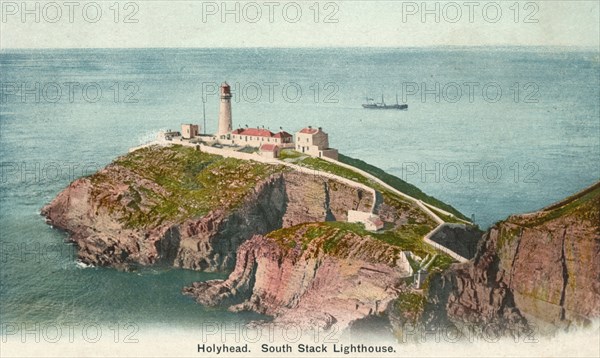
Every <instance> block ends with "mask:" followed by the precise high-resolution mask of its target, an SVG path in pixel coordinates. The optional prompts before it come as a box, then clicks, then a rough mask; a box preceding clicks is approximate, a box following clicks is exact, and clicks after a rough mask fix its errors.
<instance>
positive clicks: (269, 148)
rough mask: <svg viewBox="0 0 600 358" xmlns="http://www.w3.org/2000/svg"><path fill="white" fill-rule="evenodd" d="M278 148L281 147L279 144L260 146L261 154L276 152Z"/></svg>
mask: <svg viewBox="0 0 600 358" xmlns="http://www.w3.org/2000/svg"><path fill="white" fill-rule="evenodd" d="M278 148H279V146H278V145H277V144H263V145H261V146H260V151H261V152H274V151H275V150H276V149H278Z"/></svg>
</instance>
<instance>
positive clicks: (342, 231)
mask: <svg viewBox="0 0 600 358" xmlns="http://www.w3.org/2000/svg"><path fill="white" fill-rule="evenodd" d="M429 231H430V228H429V227H428V226H426V225H407V226H403V227H401V228H398V229H394V230H388V231H384V232H376V233H374V232H371V231H367V230H365V228H364V227H363V226H362V225H360V224H357V223H348V222H341V221H328V222H319V223H304V224H299V225H296V226H292V227H288V228H283V229H279V230H275V231H273V232H270V233H269V234H267V235H266V236H268V237H269V238H271V239H273V240H275V241H276V242H277V243H279V245H280V246H281V247H282V248H284V249H285V248H295V247H297V246H298V245H299V246H300V247H301V249H302V250H306V249H307V248H308V246H309V245H310V243H311V242H313V241H314V240H316V239H319V240H321V241H322V248H323V251H324V252H325V253H327V254H331V255H337V254H338V252H340V251H343V250H344V249H346V245H345V244H344V237H345V236H346V235H347V234H355V235H357V236H361V237H371V238H373V239H375V240H378V241H382V242H385V243H386V244H389V245H391V246H395V247H398V248H399V249H401V250H403V251H412V252H413V253H415V254H416V255H418V256H420V257H421V258H425V256H427V255H428V254H429V255H430V256H432V255H434V254H437V258H436V259H435V261H434V262H433V264H432V265H431V266H430V272H431V271H442V270H444V269H446V268H447V267H448V266H450V265H451V264H452V263H453V262H454V260H453V259H452V258H451V257H450V256H448V255H446V254H444V253H442V252H437V251H436V250H435V249H434V248H433V247H431V246H429V245H427V244H426V243H425V242H424V241H423V236H424V235H425V234H427V233H428V232H429Z"/></svg>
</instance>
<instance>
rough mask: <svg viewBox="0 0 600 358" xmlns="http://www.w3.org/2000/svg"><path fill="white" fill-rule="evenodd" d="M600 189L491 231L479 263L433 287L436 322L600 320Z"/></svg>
mask: <svg viewBox="0 0 600 358" xmlns="http://www.w3.org/2000/svg"><path fill="white" fill-rule="evenodd" d="M599 223H600V185H598V184H597V185H595V186H594V187H592V188H590V189H588V190H587V191H585V192H584V193H582V194H579V195H576V196H574V197H572V198H570V199H567V200H565V201H563V202H562V203H560V204H558V205H555V206H553V207H551V208H548V209H546V210H542V211H540V212H536V213H533V214H526V215H515V216H512V217H510V218H508V219H507V220H506V221H504V222H500V223H498V224H496V225H495V226H494V227H492V228H490V230H489V231H488V232H487V233H486V235H485V237H484V239H483V241H482V242H481V244H480V246H479V248H478V252H477V254H476V256H475V258H474V260H473V262H471V263H468V264H464V265H454V266H453V267H452V269H451V270H449V271H447V272H446V273H445V274H443V275H439V276H437V277H435V278H433V279H432V280H431V282H430V291H429V293H430V297H429V304H428V307H427V310H426V312H427V314H426V320H428V321H429V322H453V323H465V322H472V323H475V322H477V323H480V324H490V325H491V324H493V325H494V327H496V329H500V330H507V329H509V330H519V329H521V328H522V327H523V326H524V324H525V322H526V321H525V318H527V320H528V321H529V323H532V324H542V325H546V324H550V325H551V326H554V327H561V328H564V327H568V326H569V325H571V324H574V323H575V324H581V323H586V322H587V321H588V320H589V319H590V318H592V317H598V316H599V315H600V266H599V265H598V263H599V262H600V229H599V226H600V224H599Z"/></svg>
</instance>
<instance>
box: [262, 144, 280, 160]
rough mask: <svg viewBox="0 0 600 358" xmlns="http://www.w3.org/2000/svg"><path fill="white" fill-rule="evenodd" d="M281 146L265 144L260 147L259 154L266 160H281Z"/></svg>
mask: <svg viewBox="0 0 600 358" xmlns="http://www.w3.org/2000/svg"><path fill="white" fill-rule="evenodd" d="M279 150H280V149H279V146H278V145H277V144H263V145H261V146H260V148H259V150H258V153H259V154H260V155H262V156H263V157H265V158H269V159H275V158H279Z"/></svg>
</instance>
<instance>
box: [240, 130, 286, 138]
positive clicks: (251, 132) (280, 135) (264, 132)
mask: <svg viewBox="0 0 600 358" xmlns="http://www.w3.org/2000/svg"><path fill="white" fill-rule="evenodd" d="M231 134H239V135H250V136H254V137H267V138H289V137H292V135H291V134H289V133H288V132H286V131H281V132H279V133H273V132H271V131H270V130H268V129H261V128H239V129H236V130H234V131H233V132H231Z"/></svg>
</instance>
